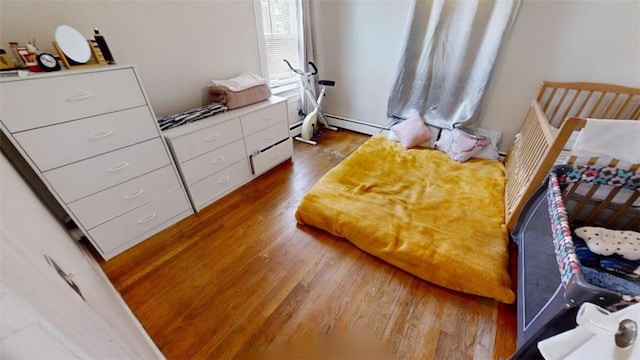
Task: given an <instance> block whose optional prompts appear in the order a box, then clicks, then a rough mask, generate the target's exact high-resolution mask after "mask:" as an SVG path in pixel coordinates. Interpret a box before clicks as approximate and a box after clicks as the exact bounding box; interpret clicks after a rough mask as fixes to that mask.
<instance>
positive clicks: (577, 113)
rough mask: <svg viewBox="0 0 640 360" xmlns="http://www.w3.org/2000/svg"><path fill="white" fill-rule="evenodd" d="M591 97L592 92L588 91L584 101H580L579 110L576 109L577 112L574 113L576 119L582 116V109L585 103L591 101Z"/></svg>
mask: <svg viewBox="0 0 640 360" xmlns="http://www.w3.org/2000/svg"><path fill="white" fill-rule="evenodd" d="M591 95H593V90H591V91H589V93H588V95H587V96H586V97H585V98H584V99H582V105H580V108H578V111H576V115H575V116H576V117H581V116H582V110H584V107H585V106H587V103H588V102H589V100H590V99H591Z"/></svg>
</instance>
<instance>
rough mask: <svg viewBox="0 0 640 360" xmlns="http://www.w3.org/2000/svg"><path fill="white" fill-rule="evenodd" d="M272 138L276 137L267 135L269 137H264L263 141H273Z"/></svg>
mask: <svg viewBox="0 0 640 360" xmlns="http://www.w3.org/2000/svg"><path fill="white" fill-rule="evenodd" d="M274 137H276V136H275V135H273V134H269V135H267V136H265V137H264V139H265V140H271V139H273V138H274Z"/></svg>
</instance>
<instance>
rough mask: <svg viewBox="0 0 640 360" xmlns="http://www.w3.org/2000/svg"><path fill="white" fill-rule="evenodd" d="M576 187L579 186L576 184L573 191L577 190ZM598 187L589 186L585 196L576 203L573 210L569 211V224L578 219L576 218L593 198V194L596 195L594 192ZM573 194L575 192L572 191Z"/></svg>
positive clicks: (596, 185)
mask: <svg viewBox="0 0 640 360" xmlns="http://www.w3.org/2000/svg"><path fill="white" fill-rule="evenodd" d="M578 186H579V184H576V186H575V188H574V189H577V188H578ZM599 187H600V185H598V184H593V185H591V188H590V189H589V191H588V192H587V194H586V195H585V196H584V197H583V198H582V199H581V200H580V201H578V205H576V207H575V209H573V210H572V211H571V214H569V223H573V222H574V220H575V219H576V218H578V216H579V215H580V214H581V213H582V210H583V209H584V207H585V206H586V205H587V204H588V203H589V201H590V200H591V199H592V198H593V194H595V193H596V190H598V188H599ZM574 192H575V190H574Z"/></svg>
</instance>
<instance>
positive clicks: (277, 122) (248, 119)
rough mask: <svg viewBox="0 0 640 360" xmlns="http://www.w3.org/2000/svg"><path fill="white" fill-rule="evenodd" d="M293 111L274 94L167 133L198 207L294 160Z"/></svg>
mask: <svg viewBox="0 0 640 360" xmlns="http://www.w3.org/2000/svg"><path fill="white" fill-rule="evenodd" d="M287 114H288V111H287V101H286V99H284V98H280V97H276V96H272V97H271V98H270V99H268V100H266V101H263V102H260V103H257V104H254V105H250V106H246V107H243V108H239V109H235V110H231V111H228V112H226V113H223V114H219V115H214V116H212V117H209V118H206V119H202V120H198V121H195V122H193V123H188V124H185V125H181V126H178V127H175V128H172V129H168V130H165V131H163V132H162V133H163V134H164V137H165V139H166V140H167V143H168V144H169V146H170V148H171V152H172V154H173V156H174V159H175V162H176V163H177V165H178V168H179V169H180V173H181V175H182V179H183V180H184V183H185V186H186V187H187V191H188V193H189V196H190V198H191V202H192V204H193V207H194V208H195V209H196V211H200V210H202V209H203V208H204V207H206V206H207V205H209V204H211V203H213V202H214V201H216V200H218V199H219V198H221V197H222V196H224V195H226V194H227V193H229V192H231V191H232V190H234V189H236V188H238V187H240V186H241V185H243V184H245V183H247V182H248V181H251V180H252V179H254V178H255V177H257V176H260V175H261V174H263V173H265V172H266V171H267V170H269V169H271V168H273V167H274V166H276V165H278V164H280V163H282V162H283V161H285V160H287V159H289V158H291V155H292V154H293V144H292V141H291V138H290V137H289V121H288V115H287Z"/></svg>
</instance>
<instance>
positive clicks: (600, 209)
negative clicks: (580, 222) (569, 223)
mask: <svg viewBox="0 0 640 360" xmlns="http://www.w3.org/2000/svg"><path fill="white" fill-rule="evenodd" d="M619 192H620V188H619V187H615V188H613V189H611V191H610V192H609V194H608V195H607V197H605V198H604V200H602V201H601V202H600V204H599V205H598V206H597V207H596V208H595V209H594V210H593V211H592V212H591V215H589V216H588V217H587V220H586V223H587V224H591V223H593V222H595V220H596V219H597V218H599V217H600V216H601V214H602V212H603V211H604V210H605V209H606V208H607V207H609V205H610V204H611V200H613V198H615V197H616V195H618V193H619Z"/></svg>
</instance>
